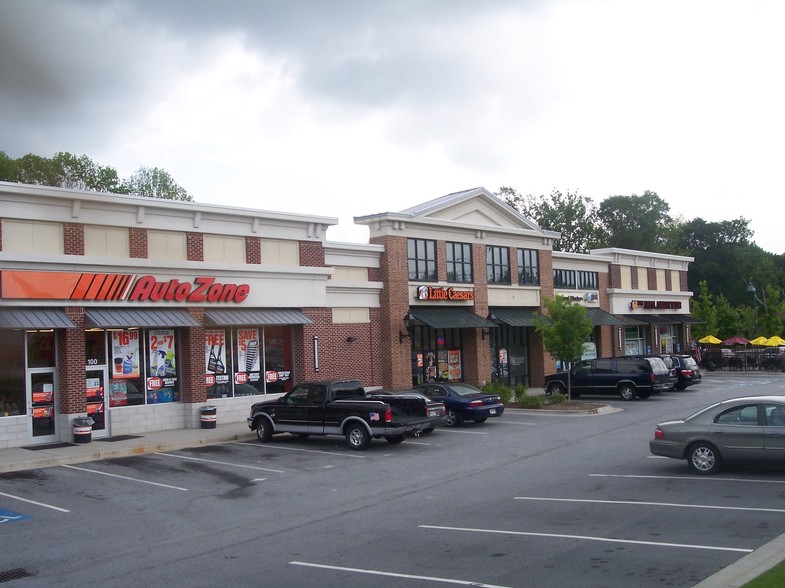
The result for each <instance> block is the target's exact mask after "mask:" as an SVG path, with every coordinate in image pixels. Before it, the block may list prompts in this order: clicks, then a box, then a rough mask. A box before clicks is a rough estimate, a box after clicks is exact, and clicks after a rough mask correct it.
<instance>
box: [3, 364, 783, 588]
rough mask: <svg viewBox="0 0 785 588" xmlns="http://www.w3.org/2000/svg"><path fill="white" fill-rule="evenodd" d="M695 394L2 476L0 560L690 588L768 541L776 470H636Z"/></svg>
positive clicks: (701, 395)
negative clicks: (424, 429) (399, 436)
mask: <svg viewBox="0 0 785 588" xmlns="http://www.w3.org/2000/svg"><path fill="white" fill-rule="evenodd" d="M781 383H782V380H777V379H776V378H775V379H773V381H772V382H769V383H767V384H766V385H768V386H770V387H771V389H772V391H778V388H777V387H778V386H780V384H781ZM705 384H708V385H702V386H701V387H696V390H695V391H687V392H679V393H668V394H663V395H661V398H659V397H653V398H651V399H650V400H648V401H640V402H631V403H630V402H623V401H620V400H618V401H616V400H614V401H611V402H610V404H613V405H614V406H615V407H617V408H619V409H620V410H619V411H617V412H614V413H612V414H608V415H603V416H592V417H579V418H576V417H569V416H558V415H553V414H544V413H539V414H538V413H532V412H530V411H516V410H508V411H506V412H505V415H504V417H503V418H500V419H495V420H493V421H488V422H486V423H483V424H474V423H468V424H465V425H461V426H459V427H456V428H451V429H439V430H437V431H435V432H434V433H432V434H430V435H424V436H422V437H417V438H414V437H412V438H409V439H407V440H406V441H405V442H404V443H402V444H400V445H390V444H388V443H386V442H385V441H384V440H375V441H374V442H373V443H372V444H371V446H370V447H369V448H368V449H367V450H366V451H362V452H358V451H352V450H351V449H349V448H348V447H346V445H345V444H344V443H343V442H342V440H341V439H336V438H318V437H310V438H307V439H304V438H299V437H296V436H289V435H282V436H276V437H275V438H274V439H273V441H272V442H270V443H265V444H262V443H258V442H257V441H249V442H239V441H238V442H232V443H225V444H221V445H211V446H203V447H199V448H193V449H184V450H178V451H165V452H159V453H155V454H150V455H144V456H135V457H129V458H122V459H116V460H110V461H98V462H91V463H84V464H76V465H72V466H58V467H53V468H47V469H41V470H32V471H27V472H16V473H12V474H4V475H2V476H0V516H4V518H3V519H2V520H3V521H4V522H5V521H7V522H5V523H4V524H6V526H5V527H3V529H4V533H5V534H6V536H7V537H8V538H10V540H11V541H14V542H15V543H16V544H18V545H19V546H20V549H19V551H18V552H17V555H16V556H15V557H14V558H11V557H10V556H9V555H8V554H0V563H2V565H3V566H4V568H3V569H5V568H9V567H19V566H20V565H21V566H23V567H29V568H31V569H34V570H35V571H36V574H37V575H38V577H39V579H40V581H41V582H42V583H46V581H52V580H53V579H54V578H57V579H58V581H60V582H65V583H68V582H69V581H76V580H77V578H78V579H79V580H80V583H81V584H82V585H86V586H89V585H100V582H101V581H104V580H105V579H106V577H107V574H110V573H111V574H117V573H126V574H130V576H129V577H134V578H135V580H139V581H144V582H147V583H151V584H159V583H164V582H166V583H173V584H174V585H178V582H179V580H180V579H182V578H184V577H189V585H193V586H200V585H205V586H207V585H214V583H215V582H218V581H220V578H225V581H227V582H228V581H231V582H232V583H253V582H257V583H258V582H259V581H260V579H259V577H258V575H257V570H259V569H264V573H265V578H264V582H265V584H266V585H298V586H321V585H337V584H341V585H342V586H347V587H350V586H366V585H367V584H368V583H369V582H373V583H374V585H375V586H377V588H383V587H386V586H412V587H414V586H425V585H434V584H436V585H439V584H442V585H472V586H504V587H519V586H532V585H537V586H563V585H581V586H587V587H591V586H608V585H618V586H623V585H635V586H640V587H647V586H662V585H668V586H677V587H678V586H693V585H695V584H697V583H698V582H700V581H701V580H703V579H705V578H706V577H708V576H710V575H711V574H713V573H715V572H717V571H718V570H720V569H722V568H724V567H725V566H728V565H730V564H732V563H733V562H735V561H737V560H739V559H740V558H742V557H744V556H745V555H746V554H748V553H750V552H752V551H753V550H755V549H758V548H759V547H761V546H762V545H764V544H765V543H767V542H769V541H771V540H772V539H774V538H775V537H778V536H779V535H780V534H782V532H783V530H784V529H785V507H783V505H782V498H781V497H782V495H783V493H784V492H785V471H783V470H782V469H765V470H764V469H756V468H727V469H726V470H724V471H723V472H722V473H721V474H720V475H717V476H695V475H693V474H691V473H690V470H689V469H688V468H687V466H686V464H685V463H684V462H679V461H676V460H668V459H662V458H654V457H653V456H651V455H650V454H649V452H648V446H647V442H648V439H649V437H650V435H651V434H652V431H653V427H654V424H655V423H656V422H657V421H658V420H661V419H662V418H664V417H666V416H671V415H674V414H679V415H682V416H683V414H689V413H690V412H692V411H693V410H694V409H695V407H697V406H699V405H704V404H706V403H707V401H709V400H711V399H713V398H717V397H718V396H720V395H722V394H726V395H728V396H732V395H737V393H738V389H737V388H738V387H740V386H741V384H736V383H735V379H734V380H732V381H729V382H727V383H726V384H725V385H724V386H722V387H721V386H717V385H714V384H713V383H708V382H705ZM746 386H747V385H746V384H745V385H744V387H745V388H746ZM698 388H700V389H698ZM760 388H761V386H760V385H758V386H756V387H755V391H756V393H757V392H760ZM682 413H683V414H682ZM3 513H7V516H5V515H3ZM77 531H78V532H77ZM75 532H76V533H75ZM42 550H43V551H44V552H47V553H50V552H52V553H54V552H56V553H57V554H58V557H56V558H54V559H52V560H51V561H49V560H47V559H46V558H43V559H42V558H41V557H40V556H38V555H37V554H40V553H41V552H42ZM112 554H120V555H122V557H119V558H118V557H117V556H116V555H115V556H114V557H113V555H112ZM69 558H70V559H69ZM70 561H74V562H80V563H79V564H78V565H77V564H71V563H68V562H70ZM134 561H144V566H143V567H142V568H139V566H135V565H134V563H133V562H134ZM85 566H89V570H90V571H89V572H87V576H85V575H84V574H85ZM186 570H188V571H187V573H186ZM194 578H195V580H194ZM31 584H32V583H31ZM42 585H43V584H42Z"/></svg>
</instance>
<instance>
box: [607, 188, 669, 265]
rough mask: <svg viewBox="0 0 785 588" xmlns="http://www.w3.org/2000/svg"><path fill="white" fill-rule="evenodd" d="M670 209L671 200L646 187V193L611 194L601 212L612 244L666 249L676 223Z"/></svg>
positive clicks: (650, 249)
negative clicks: (668, 201) (668, 200)
mask: <svg viewBox="0 0 785 588" xmlns="http://www.w3.org/2000/svg"><path fill="white" fill-rule="evenodd" d="M669 210H670V206H669V205H668V203H667V202H665V201H664V200H663V199H662V198H660V197H659V196H658V195H657V194H656V193H655V192H650V191H649V190H646V191H645V192H644V193H643V195H642V196H637V195H635V194H633V195H632V196H609V197H608V198H606V199H605V200H603V201H602V202H601V203H600V206H599V209H598V210H597V216H598V218H599V221H600V224H601V225H602V226H603V228H604V229H605V235H606V238H607V243H606V244H607V245H608V246H612V247H620V248H622V249H637V250H640V251H657V252H663V250H664V248H665V246H666V244H667V242H668V241H669V232H670V230H671V229H672V227H673V224H674V223H673V219H672V218H671V216H670V214H669Z"/></svg>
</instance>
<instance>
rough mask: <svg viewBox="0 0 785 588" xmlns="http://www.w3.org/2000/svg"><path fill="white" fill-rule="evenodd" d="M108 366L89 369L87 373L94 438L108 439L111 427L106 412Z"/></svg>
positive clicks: (86, 385) (87, 398) (86, 379)
mask: <svg viewBox="0 0 785 588" xmlns="http://www.w3.org/2000/svg"><path fill="white" fill-rule="evenodd" d="M105 385H106V366H98V367H92V366H91V367H89V368H87V371H86V373H85V401H86V405H87V416H89V417H91V418H92V419H93V421H94V422H93V437H106V436H107V435H108V434H109V432H108V431H109V426H108V423H107V422H106V421H107V412H106V401H105V398H106V393H105V391H106V386H105Z"/></svg>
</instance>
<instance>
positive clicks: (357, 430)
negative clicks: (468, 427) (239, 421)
mask: <svg viewBox="0 0 785 588" xmlns="http://www.w3.org/2000/svg"><path fill="white" fill-rule="evenodd" d="M446 422H447V416H446V411H445V408H444V404H443V403H441V402H435V401H433V400H430V399H429V398H427V397H425V396H423V395H422V394H419V393H417V392H413V391H406V392H401V393H383V394H382V393H379V394H367V395H366V393H365V389H364V388H363V385H362V384H361V383H360V382H359V381H358V380H342V381H319V382H305V383H302V384H299V385H297V386H296V387H295V388H294V389H293V390H292V391H291V392H289V393H288V394H286V395H285V396H282V397H280V398H278V399H276V400H267V401H263V402H257V403H256V404H254V405H253V406H252V407H251V414H250V416H249V417H248V427H249V428H250V429H251V430H252V431H256V436H257V438H258V439H259V441H261V442H262V443H267V442H268V441H270V439H272V436H273V435H274V434H275V433H294V434H296V435H300V436H301V437H307V436H308V435H342V436H344V437H345V438H346V443H347V444H348V445H349V447H351V448H352V449H357V450H360V449H365V448H366V447H367V446H368V444H369V443H370V442H371V439H372V438H376V439H379V438H381V437H384V438H385V439H386V440H387V441H388V442H390V443H400V442H401V441H403V440H404V438H405V436H406V435H407V434H414V435H419V434H420V433H430V432H431V431H433V429H434V427H437V426H439V425H443V424H445V423H446Z"/></svg>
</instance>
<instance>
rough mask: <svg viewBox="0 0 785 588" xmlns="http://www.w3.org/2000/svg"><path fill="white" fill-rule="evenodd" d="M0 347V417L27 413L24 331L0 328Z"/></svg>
mask: <svg viewBox="0 0 785 588" xmlns="http://www.w3.org/2000/svg"><path fill="white" fill-rule="evenodd" d="M0 348H2V350H3V361H1V362H0V417H4V416H16V415H20V414H27V402H26V401H25V333H24V331H7V330H0Z"/></svg>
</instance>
